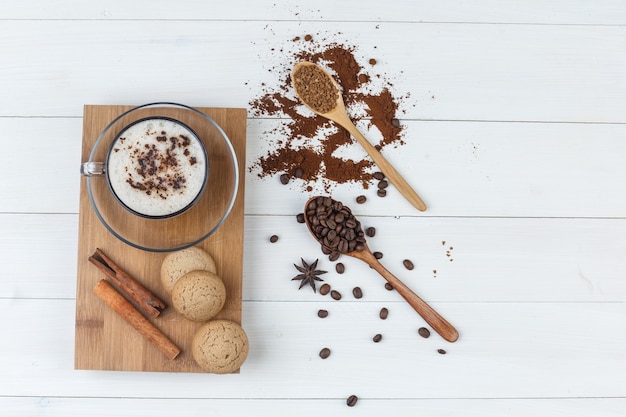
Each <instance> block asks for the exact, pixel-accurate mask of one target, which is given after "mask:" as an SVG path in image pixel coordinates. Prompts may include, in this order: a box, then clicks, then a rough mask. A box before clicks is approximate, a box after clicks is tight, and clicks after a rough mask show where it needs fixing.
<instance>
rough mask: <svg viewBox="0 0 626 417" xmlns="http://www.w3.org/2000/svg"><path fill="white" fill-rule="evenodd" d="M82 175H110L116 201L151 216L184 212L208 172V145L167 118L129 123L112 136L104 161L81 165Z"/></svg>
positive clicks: (196, 194) (192, 201)
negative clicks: (114, 136)
mask: <svg viewBox="0 0 626 417" xmlns="http://www.w3.org/2000/svg"><path fill="white" fill-rule="evenodd" d="M81 172H82V173H83V174H84V175H100V174H104V175H105V176H106V180H107V183H108V185H109V188H110V190H111V192H112V194H113V196H114V197H115V198H116V199H117V201H118V202H119V203H120V204H121V205H122V206H124V207H125V208H126V209H127V210H129V211H130V212H132V213H134V214H137V215H139V216H142V217H147V218H168V217H172V216H176V215H178V214H181V213H183V212H184V211H186V210H187V209H189V208H190V207H192V206H193V204H194V203H195V202H196V201H197V200H198V199H199V198H200V197H201V196H202V193H203V191H204V188H205V185H206V183H207V177H208V172H209V164H208V157H207V153H206V149H205V147H204V145H203V143H202V141H201V140H200V138H198V136H197V135H196V134H195V132H194V131H193V130H192V129H191V128H190V127H188V126H187V125H185V124H184V123H182V122H180V121H178V120H175V119H172V118H167V117H149V118H145V119H140V120H137V121H135V122H134V123H132V124H130V125H128V126H126V127H125V128H124V129H123V130H122V131H121V132H120V133H119V134H118V135H117V137H116V138H115V139H114V140H113V142H112V143H111V146H110V148H109V150H108V152H107V156H106V160H105V162H104V163H97V162H87V163H85V164H83V165H82V167H81Z"/></svg>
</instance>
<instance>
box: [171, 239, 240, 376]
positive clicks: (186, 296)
mask: <svg viewBox="0 0 626 417" xmlns="http://www.w3.org/2000/svg"><path fill="white" fill-rule="evenodd" d="M161 282H162V283H163V287H164V288H165V290H166V291H167V292H169V293H170V294H171V296H172V305H173V306H174V309H175V310H176V311H177V312H178V313H180V314H182V315H183V316H184V317H185V318H187V319H189V320H193V321H198V322H207V323H205V324H203V325H202V326H201V327H200V328H199V329H198V330H197V331H196V333H195V335H194V337H193V341H192V354H193V358H194V359H195V361H196V362H197V363H198V365H199V366H200V367H201V368H202V369H204V370H205V371H207V372H212V373H217V374H227V373H232V372H234V371H236V370H237V369H239V367H240V366H241V365H242V364H243V362H244V361H245V360H246V357H247V356H248V337H247V336H246V333H245V332H244V331H243V329H242V328H241V326H240V325H239V324H237V323H235V322H233V321H230V320H212V319H213V318H214V317H215V316H216V315H217V314H218V313H219V312H220V310H221V309H222V307H223V306H224V303H225V302H226V287H225V286H224V283H223V282H222V280H221V278H220V277H219V276H218V275H217V268H216V267H215V261H214V260H213V258H212V257H211V255H209V254H208V253H207V252H206V251H204V250H202V249H201V248H198V247H191V248H188V249H184V250H181V251H178V252H172V253H170V254H168V255H167V256H166V257H165V259H164V260H163V264H162V265H161Z"/></svg>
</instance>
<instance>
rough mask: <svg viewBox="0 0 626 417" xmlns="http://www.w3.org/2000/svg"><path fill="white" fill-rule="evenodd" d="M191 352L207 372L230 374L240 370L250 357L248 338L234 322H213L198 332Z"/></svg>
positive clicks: (203, 326)
mask: <svg viewBox="0 0 626 417" xmlns="http://www.w3.org/2000/svg"><path fill="white" fill-rule="evenodd" d="M191 350H192V355H193V358H194V359H195V361H196V362H197V363H198V365H200V367H201V368H202V369H204V370H205V371H207V372H212V373H215V374H229V373H232V372H235V371H236V370H238V369H239V368H240V367H241V365H242V364H243V363H244V361H245V360H246V358H247V357H248V350H249V346H248V336H246V333H245V332H244V331H243V329H242V328H241V326H240V325H238V324H237V323H235V322H234V321H230V320H213V321H210V322H208V323H206V324H204V325H202V326H201V327H200V328H199V329H198V330H197V331H196V334H195V335H194V337H193V341H192V344H191Z"/></svg>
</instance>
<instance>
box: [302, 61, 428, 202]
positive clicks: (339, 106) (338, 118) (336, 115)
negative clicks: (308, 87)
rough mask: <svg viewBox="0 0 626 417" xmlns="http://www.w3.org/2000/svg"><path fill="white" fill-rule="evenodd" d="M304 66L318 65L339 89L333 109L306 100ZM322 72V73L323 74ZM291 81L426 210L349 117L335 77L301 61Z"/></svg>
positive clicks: (399, 188) (398, 174) (391, 179)
mask: <svg viewBox="0 0 626 417" xmlns="http://www.w3.org/2000/svg"><path fill="white" fill-rule="evenodd" d="M304 66H314V67H317V68H318V69H319V70H320V71H321V73H323V74H325V76H326V77H328V79H329V80H330V81H331V83H332V85H333V86H334V87H335V90H336V91H337V103H336V105H335V107H334V108H332V110H329V111H327V112H325V113H320V112H319V111H317V110H316V109H315V107H316V106H315V105H313V106H311V103H308V102H307V100H306V94H304V97H303V94H302V91H298V86H297V82H296V76H297V73H298V71H299V70H300V69H301V68H303V67H304ZM321 73H320V74H321ZM291 82H292V84H293V87H294V90H295V92H296V94H297V95H298V97H300V100H302V103H303V104H304V105H305V106H306V107H308V108H309V109H310V110H311V111H313V112H314V113H316V114H319V115H320V116H322V117H325V118H327V119H329V120H332V121H333V122H335V123H337V124H338V125H340V126H342V127H343V128H344V129H346V130H347V131H348V132H350V134H351V135H352V136H353V137H354V138H355V139H356V140H357V142H359V144H360V145H361V146H362V147H363V148H364V149H365V151H366V152H367V153H368V155H369V156H370V157H371V158H372V160H373V161H374V163H375V164H376V165H377V166H378V168H379V169H380V170H381V171H382V173H383V174H385V176H386V177H387V179H389V181H390V182H391V183H392V184H393V185H394V186H395V187H396V188H397V189H398V191H400V193H401V194H402V195H403V196H404V198H406V199H407V200H408V201H409V203H411V204H412V205H413V206H415V208H417V209H418V210H420V211H424V210H426V204H425V203H424V201H423V200H422V199H421V198H420V196H419V195H417V193H416V192H415V191H414V190H413V188H411V186H410V185H409V184H408V183H407V182H406V180H405V179H404V178H402V176H401V175H400V173H399V172H398V171H396V169H395V168H394V167H393V166H392V165H391V164H390V163H389V162H388V161H387V160H386V159H385V157H383V156H382V155H381V154H380V152H378V150H376V148H375V147H374V146H372V144H371V143H370V142H369V141H368V140H367V139H366V138H365V137H364V136H363V135H362V134H361V132H359V130H358V129H357V128H356V126H355V125H354V123H352V120H350V117H348V113H347V112H346V106H345V104H344V102H343V99H342V97H341V92H340V89H339V85H338V84H337V83H336V82H335V80H334V79H333V77H331V76H330V74H328V73H327V72H326V71H324V70H323V69H322V68H320V67H319V66H318V65H315V64H313V63H312V62H299V63H298V64H296V65H295V66H294V68H293V71H292V72H291Z"/></svg>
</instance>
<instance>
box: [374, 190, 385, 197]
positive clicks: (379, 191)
mask: <svg viewBox="0 0 626 417" xmlns="http://www.w3.org/2000/svg"><path fill="white" fill-rule="evenodd" d="M376 195H377V196H379V197H385V196H386V195H387V190H384V189H379V190H378V191H376Z"/></svg>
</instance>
